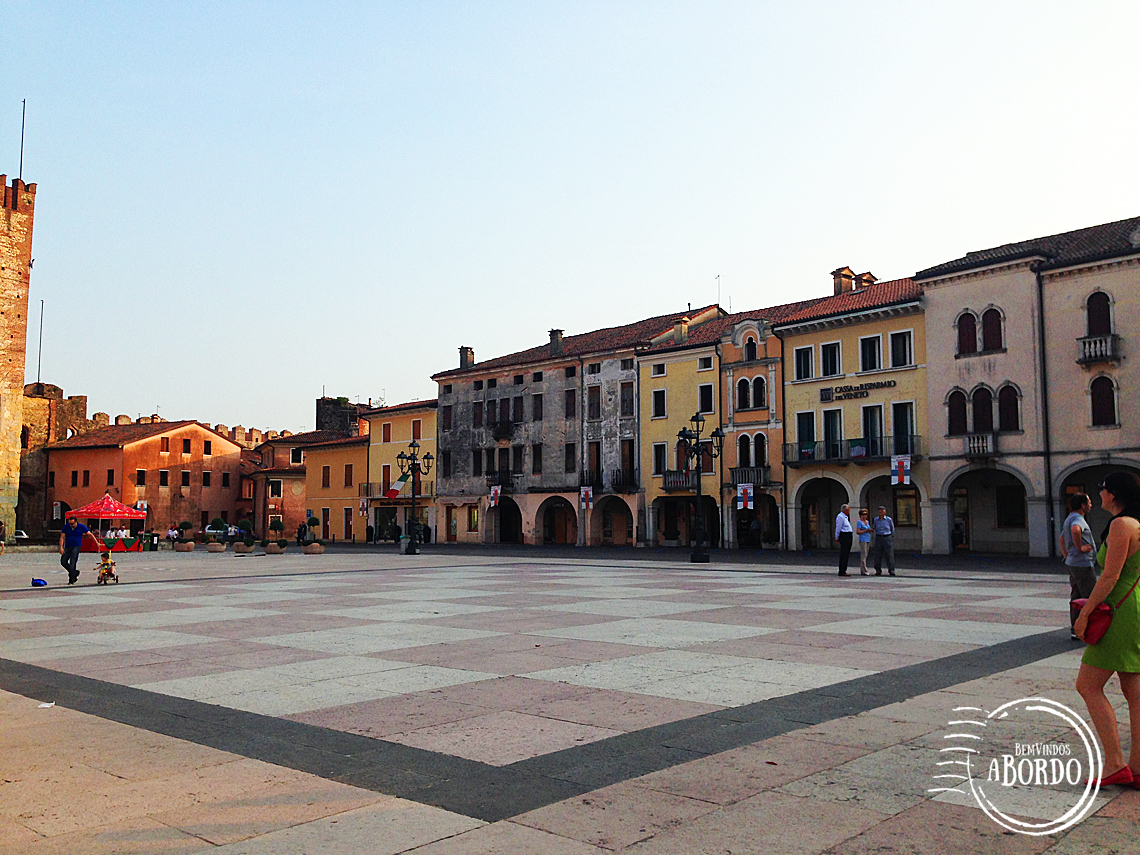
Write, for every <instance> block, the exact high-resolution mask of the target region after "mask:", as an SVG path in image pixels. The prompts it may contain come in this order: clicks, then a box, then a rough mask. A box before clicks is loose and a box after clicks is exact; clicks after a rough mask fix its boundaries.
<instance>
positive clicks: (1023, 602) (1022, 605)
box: [970, 582, 1069, 615]
mask: <svg viewBox="0 0 1140 855" xmlns="http://www.w3.org/2000/svg"><path fill="white" fill-rule="evenodd" d="M1065 584H1066V590H1065V592H1064V594H1065V595H1062V594H1060V593H1058V592H1057V591H1054V592H1053V593H1054V595H1053V596H1047V595H1045V594H1040V595H1038V596H1023V597H998V598H997V599H996V600H989V599H985V592H982V594H983V596H982V597H980V598H978V599H975V600H974V601H973V602H971V603H970V605H971V606H972V607H973V608H978V609H1008V610H1009V611H1011V612H1013V611H1020V610H1022V609H1032V610H1034V611H1054V612H1064V613H1065V614H1066V615H1068V613H1069V598H1068V596H1067V594H1068V588H1067V586H1068V582H1066V583H1065ZM1058 587H1060V586H1058Z"/></svg>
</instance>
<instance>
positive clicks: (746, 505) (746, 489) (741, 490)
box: [736, 484, 754, 511]
mask: <svg viewBox="0 0 1140 855" xmlns="http://www.w3.org/2000/svg"><path fill="white" fill-rule="evenodd" d="M753 495H754V494H753V492H752V485H751V484H738V485H737V486H736V509H737V510H738V511H750V510H752V508H753Z"/></svg>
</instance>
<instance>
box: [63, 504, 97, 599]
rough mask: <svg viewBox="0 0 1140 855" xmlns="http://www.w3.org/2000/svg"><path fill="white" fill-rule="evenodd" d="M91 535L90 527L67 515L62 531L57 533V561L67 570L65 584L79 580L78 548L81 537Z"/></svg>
mask: <svg viewBox="0 0 1140 855" xmlns="http://www.w3.org/2000/svg"><path fill="white" fill-rule="evenodd" d="M87 535H91V538H92V539H93V540H94V539H95V535H93V534H91V529H89V528H88V527H87V526H85V525H83V524H82V523H80V522H79V521H78V520H76V519H75V517H68V519H67V522H65V523H64V524H63V531H61V532H60V533H59V554H60V559H59V563H60V564H62V565H63V569H64V570H66V571H67V584H69V585H74V584H75V583H76V582H77V581H78V580H79V567H78V566H77V565H78V564H79V550H80V547H82V546H83V538H84V537H85V536H87Z"/></svg>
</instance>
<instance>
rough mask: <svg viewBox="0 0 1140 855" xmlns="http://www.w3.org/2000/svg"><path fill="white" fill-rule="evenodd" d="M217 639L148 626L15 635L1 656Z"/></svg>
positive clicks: (39, 656) (38, 657)
mask: <svg viewBox="0 0 1140 855" xmlns="http://www.w3.org/2000/svg"><path fill="white" fill-rule="evenodd" d="M211 641H217V639H216V638H211V637H209V636H205V635H190V634H189V633H184V632H166V631H163V630H152V629H122V630H109V631H107V632H84V633H76V634H72V635H55V636H43V637H40V638H15V639H12V640H10V641H6V642H5V643H4V656H5V658H7V659H15V660H17V661H18V662H43V661H46V660H49V659H67V658H71V657H78V656H99V655H102V654H109V653H123V652H126V651H130V650H158V649H161V648H163V647H182V646H185V645H187V644H205V643H207V642H211Z"/></svg>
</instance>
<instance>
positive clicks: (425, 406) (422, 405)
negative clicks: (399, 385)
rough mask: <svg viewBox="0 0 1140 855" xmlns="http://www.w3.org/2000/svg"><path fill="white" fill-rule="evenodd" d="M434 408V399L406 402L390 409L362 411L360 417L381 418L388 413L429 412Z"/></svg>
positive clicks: (393, 405) (378, 408) (394, 405)
mask: <svg viewBox="0 0 1140 855" xmlns="http://www.w3.org/2000/svg"><path fill="white" fill-rule="evenodd" d="M435 407H436V399H435V398H427V399H425V400H423V401H407V402H406V403H403V404H392V405H391V406H390V407H376V408H375V409H371V410H364V411H363V412H361V415H362V416H381V415H387V414H389V413H400V412H404V411H405V410H431V409H435Z"/></svg>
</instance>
